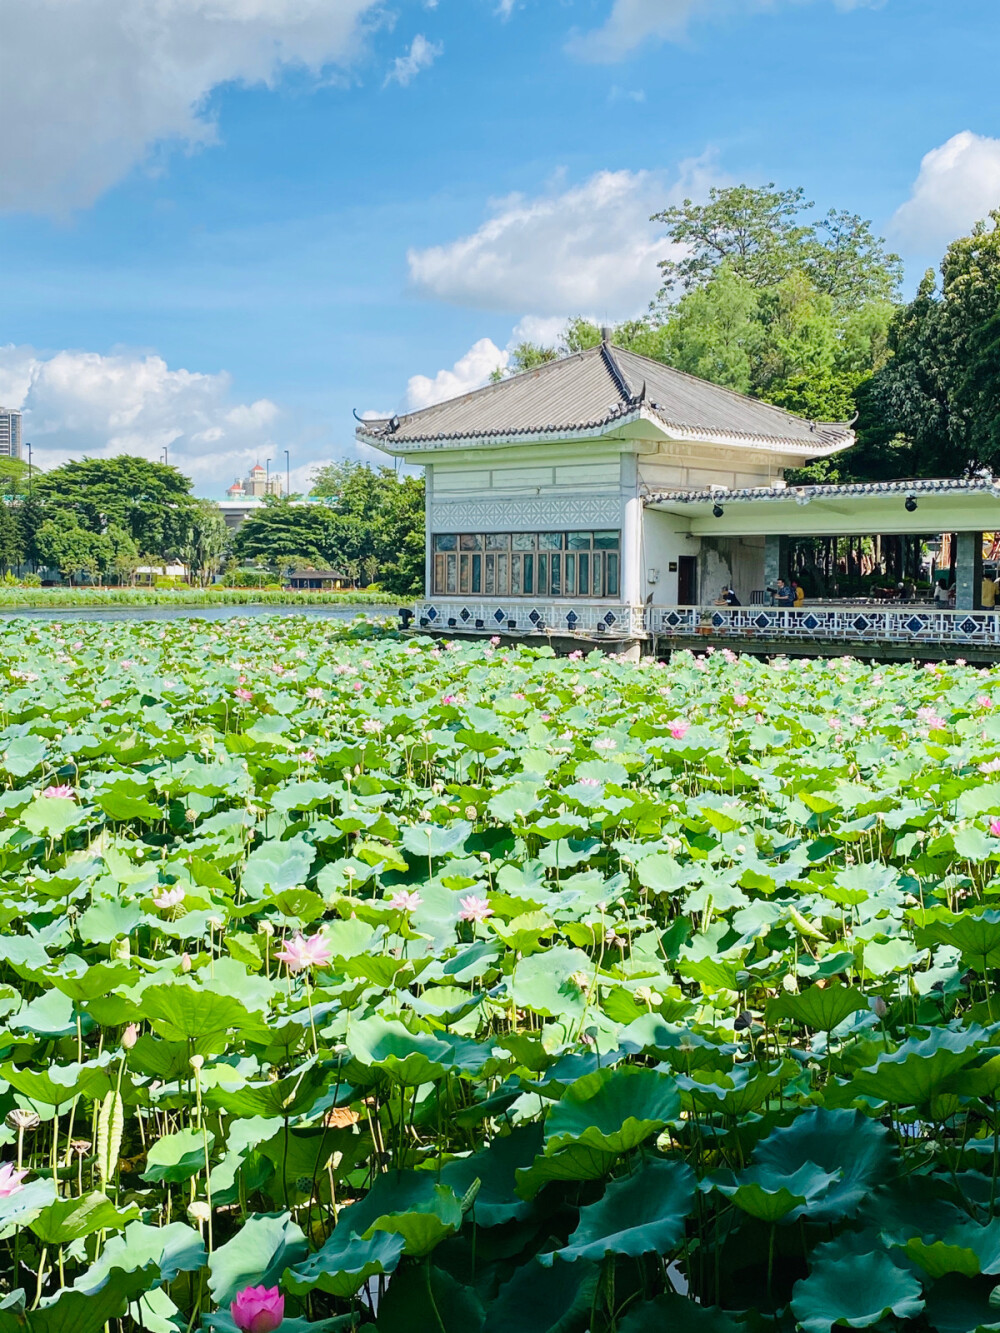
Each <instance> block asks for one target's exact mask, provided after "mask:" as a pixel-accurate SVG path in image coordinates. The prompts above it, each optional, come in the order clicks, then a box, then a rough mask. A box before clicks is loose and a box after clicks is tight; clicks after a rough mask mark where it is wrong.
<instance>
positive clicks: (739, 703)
mask: <svg viewBox="0 0 1000 1333" xmlns="http://www.w3.org/2000/svg"><path fill="white" fill-rule="evenodd" d="M749 702H750V696H749V694H734V695H733V703H734V704H735V705H736V707H737V708H746V706H747V704H748V703H749Z"/></svg>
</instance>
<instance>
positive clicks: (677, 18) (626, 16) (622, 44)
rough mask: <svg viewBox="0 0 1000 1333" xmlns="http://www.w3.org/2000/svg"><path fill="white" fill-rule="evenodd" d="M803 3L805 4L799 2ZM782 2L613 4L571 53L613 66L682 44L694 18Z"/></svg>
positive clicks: (636, 0)
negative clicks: (662, 44) (655, 46)
mask: <svg viewBox="0 0 1000 1333" xmlns="http://www.w3.org/2000/svg"><path fill="white" fill-rule="evenodd" d="M797 2H798V3H801V2H802V0H797ZM779 3H781V0H613V3H612V6H611V13H610V14H609V15H608V17H607V19H606V20H605V22H604V24H603V25H602V26H601V27H600V28H596V29H594V30H593V31H591V32H585V33H575V34H574V35H573V36H572V37H571V38H570V42H569V49H570V51H571V52H572V53H573V54H574V55H575V56H578V57H579V58H580V59H581V60H592V61H594V62H596V63H609V64H610V63H611V62H613V61H616V60H623V59H624V58H625V57H626V56H628V55H631V53H632V52H633V51H635V50H636V49H637V48H638V47H639V46H641V45H642V44H643V42H647V41H650V40H652V41H678V40H680V39H681V38H683V37H684V35H685V34H686V32H687V29H688V24H689V22H690V20H691V19H693V18H704V17H705V16H706V15H709V14H712V13H717V14H724V13H727V12H729V13H732V12H737V13H762V12H764V11H766V10H771V9H775V8H776V7H777V6H778V4H779ZM833 3H834V5H835V6H836V8H837V9H840V10H850V9H863V8H878V7H879V6H880V5H881V4H882V3H884V0H833Z"/></svg>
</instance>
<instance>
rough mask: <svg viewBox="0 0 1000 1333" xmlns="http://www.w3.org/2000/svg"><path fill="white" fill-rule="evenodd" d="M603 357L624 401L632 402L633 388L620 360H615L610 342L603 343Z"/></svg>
mask: <svg viewBox="0 0 1000 1333" xmlns="http://www.w3.org/2000/svg"><path fill="white" fill-rule="evenodd" d="M601 358H602V360H603V361H604V364H605V366H606V367H607V370H608V374H609V375H610V376H611V378H612V379H613V380H614V382H615V385H616V387H617V389H618V392H619V393H620V394H621V397H622V401H623V402H625V403H631V401H632V390H631V388H630V386H629V382H628V380H627V379H626V378H625V373H624V371H623V370H622V368H621V366H620V365H619V364H618V362H617V361H616V360H615V354H614V351H613V350H612V347H611V344H610V343H609V342H602V343H601Z"/></svg>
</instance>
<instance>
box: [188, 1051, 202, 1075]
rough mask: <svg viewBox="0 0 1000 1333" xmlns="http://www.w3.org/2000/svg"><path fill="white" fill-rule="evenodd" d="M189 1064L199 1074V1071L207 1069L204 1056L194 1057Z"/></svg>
mask: <svg viewBox="0 0 1000 1333" xmlns="http://www.w3.org/2000/svg"><path fill="white" fill-rule="evenodd" d="M188 1064H189V1065H190V1066H191V1068H192V1069H193V1070H194V1071H195V1072H196V1073H197V1071H198V1070H199V1069H203V1068H204V1067H205V1057H204V1056H203V1055H192V1057H191V1059H190V1060H189V1061H188Z"/></svg>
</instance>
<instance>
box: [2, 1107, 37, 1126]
mask: <svg viewBox="0 0 1000 1333" xmlns="http://www.w3.org/2000/svg"><path fill="white" fill-rule="evenodd" d="M7 1124H8V1125H9V1126H10V1128H11V1129H19V1130H26V1129H37V1128H38V1126H39V1125H40V1124H41V1118H40V1117H39V1116H38V1115H37V1114H36V1113H35V1112H34V1111H8V1113H7Z"/></svg>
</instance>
